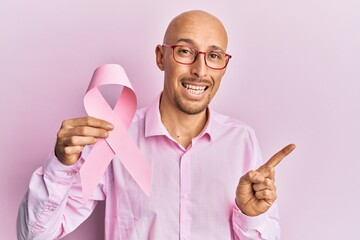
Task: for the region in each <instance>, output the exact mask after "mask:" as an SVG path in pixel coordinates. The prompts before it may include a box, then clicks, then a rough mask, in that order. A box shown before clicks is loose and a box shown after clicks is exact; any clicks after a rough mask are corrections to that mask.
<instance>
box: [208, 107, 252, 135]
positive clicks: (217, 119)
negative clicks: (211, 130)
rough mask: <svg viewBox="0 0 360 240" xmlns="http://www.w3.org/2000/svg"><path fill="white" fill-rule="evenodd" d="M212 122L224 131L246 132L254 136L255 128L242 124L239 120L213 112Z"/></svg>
mask: <svg viewBox="0 0 360 240" xmlns="http://www.w3.org/2000/svg"><path fill="white" fill-rule="evenodd" d="M211 120H212V122H213V124H214V125H215V126H217V127H221V128H222V129H227V130H229V129H232V130H238V131H245V132H248V133H249V134H254V130H253V128H252V127H250V126H249V125H248V124H246V123H244V122H242V121H241V120H239V119H236V118H233V117H230V116H228V115H224V114H221V113H218V112H216V111H213V110H212V111H211Z"/></svg>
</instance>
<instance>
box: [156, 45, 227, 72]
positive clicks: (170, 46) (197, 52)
mask: <svg viewBox="0 0 360 240" xmlns="http://www.w3.org/2000/svg"><path fill="white" fill-rule="evenodd" d="M162 46H163V47H168V48H172V50H173V59H174V61H175V62H177V63H179V64H183V65H191V64H193V63H194V62H196V60H197V59H198V57H199V55H200V54H204V61H205V65H206V66H207V67H208V68H211V69H214V70H223V69H224V68H226V67H227V65H228V63H229V60H230V58H231V57H232V56H231V55H230V54H227V53H224V52H221V53H224V54H225V57H226V58H227V59H226V62H225V66H224V67H222V68H214V67H210V66H209V65H208V63H207V61H206V55H207V54H208V53H211V52H216V51H209V52H202V51H199V50H198V49H196V48H193V47H189V46H186V45H169V44H163V45H162ZM176 47H188V48H191V49H193V50H195V53H196V54H195V57H194V60H193V61H192V62H191V63H183V62H179V61H177V60H176V58H175V48H176Z"/></svg>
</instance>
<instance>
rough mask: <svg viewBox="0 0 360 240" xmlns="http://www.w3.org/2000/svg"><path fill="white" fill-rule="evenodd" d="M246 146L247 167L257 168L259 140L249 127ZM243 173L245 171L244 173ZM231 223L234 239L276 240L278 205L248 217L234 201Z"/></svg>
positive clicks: (277, 232) (259, 154) (278, 226)
mask: <svg viewBox="0 0 360 240" xmlns="http://www.w3.org/2000/svg"><path fill="white" fill-rule="evenodd" d="M247 140H248V146H249V149H251V150H250V152H252V154H250V158H249V159H247V160H248V161H250V163H249V169H248V170H250V169H257V168H258V167H259V166H261V165H262V164H263V163H264V161H263V159H262V155H261V151H260V146H259V142H258V140H257V138H256V135H255V132H254V131H253V129H251V128H249V138H248V139H247ZM244 174H245V173H244ZM232 224H233V231H234V238H235V239H236V240H238V239H239V240H240V239H241V240H250V239H251V240H256V239H265V240H276V239H280V233H281V231H280V222H279V211H278V205H277V202H276V201H275V202H274V203H273V205H272V206H271V207H270V208H269V209H268V211H266V212H265V213H263V214H260V215H259V216H255V217H250V216H247V215H245V214H243V213H242V212H241V210H240V209H239V208H238V207H237V206H236V204H235V203H234V207H233V212H232Z"/></svg>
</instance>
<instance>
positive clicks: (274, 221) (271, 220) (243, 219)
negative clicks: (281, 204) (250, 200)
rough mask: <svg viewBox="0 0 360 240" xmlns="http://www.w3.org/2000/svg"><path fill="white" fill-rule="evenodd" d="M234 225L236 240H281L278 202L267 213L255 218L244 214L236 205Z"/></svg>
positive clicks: (233, 217) (233, 218)
mask: <svg viewBox="0 0 360 240" xmlns="http://www.w3.org/2000/svg"><path fill="white" fill-rule="evenodd" d="M232 224H233V230H234V234H235V236H234V237H235V239H236V240H238V239H239V240H240V239H241V240H250V239H251V240H255V239H266V240H275V239H280V225H279V218H278V211H277V204H276V202H275V203H274V204H273V205H272V206H271V208H270V209H269V210H268V211H267V212H266V213H263V214H261V215H259V216H255V217H249V216H247V215H245V214H243V213H242V212H241V211H240V209H239V208H238V207H237V206H236V204H235V203H234V207H233V214H232Z"/></svg>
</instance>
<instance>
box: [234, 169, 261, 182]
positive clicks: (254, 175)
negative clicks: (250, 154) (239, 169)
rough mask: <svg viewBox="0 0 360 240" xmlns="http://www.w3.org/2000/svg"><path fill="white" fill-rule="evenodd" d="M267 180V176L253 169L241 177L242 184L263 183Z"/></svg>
mask: <svg viewBox="0 0 360 240" xmlns="http://www.w3.org/2000/svg"><path fill="white" fill-rule="evenodd" d="M263 181H265V177H264V176H263V175H262V174H261V173H259V172H258V171H255V170H251V171H249V172H247V173H246V174H245V175H244V176H242V177H241V178H240V185H247V184H254V183H262V182H263Z"/></svg>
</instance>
